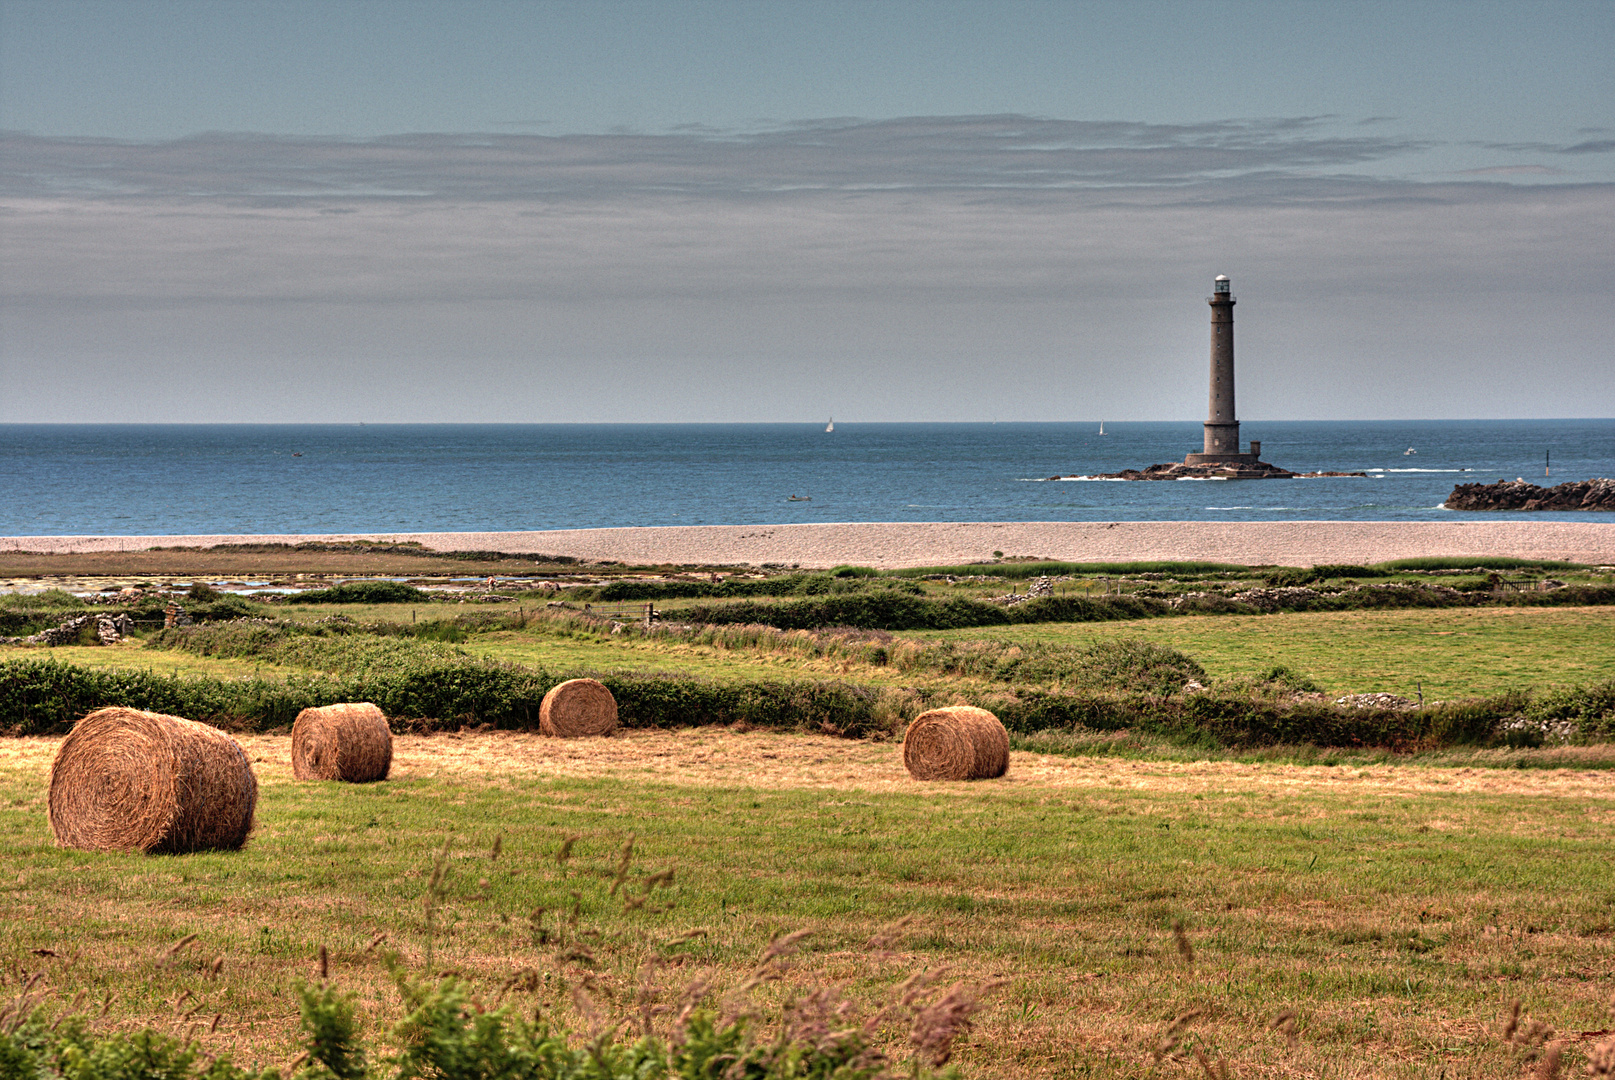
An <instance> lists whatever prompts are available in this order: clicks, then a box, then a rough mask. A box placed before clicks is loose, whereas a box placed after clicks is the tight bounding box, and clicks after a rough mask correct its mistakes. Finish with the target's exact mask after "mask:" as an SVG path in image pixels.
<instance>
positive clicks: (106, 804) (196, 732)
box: [48, 708, 258, 853]
mask: <svg viewBox="0 0 1615 1080" xmlns="http://www.w3.org/2000/svg"><path fill="white" fill-rule="evenodd" d="M257 804H258V780H257V778H256V777H255V776H253V774H252V765H251V764H249V763H248V761H247V755H246V753H245V752H243V751H242V749H241V747H240V746H239V745H238V744H237V743H236V741H235V740H234V739H232V738H230V736H228V735H226V734H225V733H224V732H222V731H220V730H219V729H218V728H214V727H209V726H208V725H206V724H199V723H197V722H196V721H194V720H183V719H181V718H179V717H177V716H164V715H163V714H162V713H150V712H141V711H140V710H139V709H122V708H111V709H98V710H97V711H95V712H93V713H91V714H90V715H88V716H86V717H85V718H84V719H82V720H80V721H79V722H78V723H77V724H75V725H73V730H72V731H71V732H70V733H69V734H68V736H67V738H65V739H63V740H62V745H61V747H60V748H58V750H57V751H56V760H55V762H54V763H52V765H51V769H50V796H49V799H48V813H49V816H50V828H51V832H52V833H54V834H55V835H56V842H57V843H58V844H59V845H61V846H62V847H70V848H83V849H85V850H89V851H143V852H166V853H179V852H186V851H205V850H209V849H216V848H226V849H230V848H239V847H240V846H241V845H242V844H244V843H246V842H247V834H248V833H250V832H251V831H252V814H253V810H254V808H255V807H256V806H257Z"/></svg>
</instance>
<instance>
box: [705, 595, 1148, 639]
mask: <svg viewBox="0 0 1615 1080" xmlns="http://www.w3.org/2000/svg"><path fill="white" fill-rule="evenodd" d="M1170 614H1173V609H1172V608H1171V607H1170V606H1169V605H1168V604H1166V603H1164V602H1162V601H1160V600H1151V599H1145V598H1142V597H1136V596H1106V597H1086V596H1044V597H1039V598H1038V599H1036V600H1029V601H1027V602H1026V603H1023V604H1017V605H1015V606H1013V607H1008V606H1005V605H1001V604H991V603H988V602H986V601H984V600H972V599H970V598H968V597H962V596H955V597H949V598H928V597H922V596H913V595H909V594H904V593H899V592H893V591H886V590H883V591H879V592H865V593H852V594H845V595H835V596H825V597H820V598H816V599H805V600H784V601H779V602H776V603H767V602H762V601H755V600H753V601H739V602H734V603H728V604H697V605H695V606H693V607H690V608H686V609H685V610H683V611H682V612H680V613H679V615H678V617H679V618H682V619H687V620H689V621H690V622H697V623H711V624H717V625H722V624H732V623H760V624H763V625H766V626H773V627H778V628H779V629H781V630H813V629H819V628H822V627H829V626H850V627H856V628H857V629H860V630H963V629H971V628H975V627H982V626H1014V625H1016V624H1019V623H1042V622H1101V621H1108V620H1113V619H1143V618H1149V617H1152V616H1158V615H1170Z"/></svg>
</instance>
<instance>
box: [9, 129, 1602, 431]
mask: <svg viewBox="0 0 1615 1080" xmlns="http://www.w3.org/2000/svg"><path fill="white" fill-rule="evenodd" d="M1335 123H1336V122H1335V121H1334V120H1333V119H1332V118H1327V117H1307V118H1289V119H1280V120H1257V121H1226V122H1218V123H1208V124H1195V125H1180V126H1166V125H1147V124H1132V123H1073V122H1064V121H1046V120H1038V119H1034V118H1027V117H1011V116H991V117H943V118H911V119H905V120H893V121H881V122H865V121H857V120H819V121H814V122H811V123H800V124H790V125H779V126H775V127H772V128H769V129H767V130H763V131H752V132H726V131H714V130H710V129H701V130H691V131H683V132H676V133H673V134H662V135H621V136H617V135H595V136H556V137H547V136H533V135H516V134H507V135H498V134H495V135H414V136H397V137H393V138H387V139H367V140H334V139H284V138H275V137H269V136H235V135H206V136H198V137H196V138H192V139H182V140H175V141H172V142H162V143H126V142H114V141H107V140H84V139H41V138H35V137H31V136H26V135H9V136H6V137H5V141H4V144H3V145H0V170H3V172H0V238H3V242H4V246H5V253H6V254H5V258H4V259H3V260H0V307H3V312H0V313H3V316H4V317H3V318H0V385H4V386H5V387H6V394H5V395H4V399H3V400H0V420H23V419H83V418H91V419H93V418H96V417H98V416H107V417H122V418H126V419H161V418H164V417H166V416H170V415H172V414H171V412H170V411H169V410H170V409H171V408H172V407H173V405H174V402H175V400H176V397H175V394H176V392H178V391H179V390H186V389H188V388H190V387H191V386H192V385H193V384H194V385H195V386H197V387H202V388H205V389H206V390H207V393H206V394H204V395H202V396H200V397H196V398H195V400H205V401H206V402H207V403H208V405H207V408H208V410H209V411H208V412H207V413H206V415H192V414H187V415H192V418H195V419H276V418H289V419H326V418H342V417H345V416H352V415H353V414H352V412H351V411H347V412H344V411H339V410H341V409H347V410H351V409H352V408H354V407H356V406H355V405H354V403H363V404H364V406H365V408H366V409H367V410H368V411H366V412H365V413H364V414H363V415H365V416H369V417H374V418H377V419H388V418H390V419H418V420H425V419H466V420H523V419H526V420H562V419H605V420H609V419H619V420H635V419H637V420H657V419H779V418H784V417H786V416H791V415H795V412H794V410H797V409H801V410H804V411H805V412H806V413H807V414H808V415H817V414H819V413H823V412H826V411H829V410H832V408H833V411H834V413H835V415H836V416H837V418H838V419H839V418H841V417H842V416H847V417H849V418H851V417H852V416H853V415H854V414H855V413H857V412H858V411H859V410H860V409H861V410H862V415H863V418H866V419H877V418H884V419H926V418H948V417H952V418H960V419H965V418H972V417H973V418H978V419H979V418H990V417H992V416H998V417H1001V418H1011V417H1019V418H1027V419H1036V418H1045V419H1055V418H1061V417H1069V416H1073V415H1077V416H1082V415H1096V414H1103V415H1110V416H1117V417H1121V416H1133V417H1162V418H1164V417H1180V418H1181V417H1193V416H1196V415H1198V414H1199V412H1200V410H1202V409H1203V407H1204V384H1203V364H1204V349H1205V333H1206V330H1205V309H1204V307H1203V305H1202V304H1201V293H1202V292H1203V290H1204V289H1205V288H1206V287H1207V285H1208V283H1209V279H1210V278H1211V276H1212V275H1214V274H1216V273H1218V272H1226V273H1230V274H1232V275H1233V276H1234V277H1235V280H1236V287H1237V288H1239V289H1240V290H1241V291H1242V293H1244V294H1245V295H1244V296H1242V303H1241V307H1240V312H1241V318H1242V320H1244V321H1242V324H1241V325H1242V328H1243V329H1242V338H1241V346H1240V347H1241V357H1242V359H1241V363H1242V365H1245V366H1243V367H1242V369H1241V370H1242V373H1248V375H1249V376H1250V378H1249V380H1248V381H1247V382H1246V383H1243V384H1242V385H1243V386H1245V387H1247V388H1248V389H1247V390H1242V394H1243V395H1246V396H1243V397H1242V401H1244V402H1245V407H1246V409H1247V410H1248V412H1249V414H1251V415H1267V416H1276V415H1286V416H1297V417H1300V416H1317V415H1354V416H1372V415H1425V416H1429V415H1460V414H1475V415H1498V414H1509V415H1526V414H1535V415H1584V414H1585V413H1586V411H1587V410H1588V409H1589V408H1593V407H1595V406H1592V405H1589V402H1597V401H1606V402H1607V401H1608V400H1611V396H1612V395H1615V382H1612V380H1615V374H1612V373H1615V363H1611V362H1610V354H1609V345H1608V343H1609V342H1610V341H1611V340H1615V325H1612V323H1611V316H1610V315H1609V314H1608V312H1607V309H1608V303H1607V298H1608V295H1609V294H1610V292H1611V291H1612V290H1615V249H1612V248H1611V247H1610V245H1609V244H1608V243H1607V237H1608V236H1609V235H1611V234H1612V233H1615V184H1589V183H1566V182H1552V183H1535V184H1533V183H1530V182H1528V181H1530V180H1532V179H1538V178H1540V177H1541V176H1542V175H1545V174H1543V173H1542V172H1540V171H1539V170H1540V169H1542V168H1545V167H1544V166H1535V165H1529V164H1519V165H1509V166H1501V167H1500V168H1504V169H1507V170H1509V171H1503V172H1497V171H1493V170H1491V169H1482V170H1473V171H1471V172H1469V173H1462V174H1460V173H1454V174H1450V176H1451V179H1449V180H1448V181H1445V182H1439V183H1436V182H1414V181H1409V180H1405V179H1401V178H1398V177H1396V176H1395V175H1387V174H1389V173H1391V171H1392V170H1391V169H1390V168H1389V167H1388V166H1389V164H1390V163H1391V162H1393V161H1394V159H1396V158H1397V157H1398V156H1399V155H1403V154H1407V153H1412V152H1415V151H1417V150H1419V149H1421V148H1423V145H1424V144H1422V143H1416V142H1411V141H1408V140H1403V139H1395V138H1348V137H1341V136H1340V135H1339V134H1338V133H1336V132H1335V131H1334V130H1333V126H1334V125H1335ZM1382 166H1386V167H1384V168H1382ZM1520 169H1524V170H1527V171H1525V172H1520V171H1518V170H1520ZM1376 173H1380V175H1376ZM1514 176H1518V177H1520V179H1521V180H1522V181H1527V182H1521V183H1513V182H1510V180H1511V178H1512V177H1514ZM1247 312H1249V314H1248V315H1247V314H1246V313H1247ZM1544 357H1545V359H1544ZM1522 358H1527V359H1528V360H1529V364H1530V365H1534V366H1531V367H1530V370H1531V371H1532V372H1533V373H1534V374H1533V375H1532V378H1531V379H1529V380H1527V383H1528V387H1527V388H1523V389H1518V390H1511V389H1510V388H1511V387H1516V386H1524V384H1521V383H1520V379H1519V373H1520V371H1521V370H1523V369H1522V368H1521V367H1520V364H1521V362H1522ZM984 367H990V368H991V369H992V370H993V371H994V372H995V375H994V377H993V378H992V379H991V380H986V383H987V384H990V385H984V381H983V380H982V379H981V378H980V374H981V372H982V371H983V370H984ZM922 372H923V377H918V375H917V373H922ZM1185 372H1187V373H1188V375H1187V377H1185V375H1184V373H1185ZM378 373H383V374H382V375H380V376H378ZM1242 378H1245V374H1242ZM1454 387H1459V388H1461V389H1460V390H1459V391H1458V392H1459V393H1460V396H1462V397H1463V401H1462V402H1461V403H1459V404H1454V400H1453V393H1454V389H1453V388H1454ZM489 388H496V389H495V390H490V389H489ZM1510 393H1515V394H1516V395H1518V394H1529V395H1530V397H1529V401H1528V403H1527V406H1525V407H1522V405H1521V404H1520V402H1519V401H1516V400H1513V399H1509V398H1508V395H1509V394H1510ZM190 400H192V399H189V398H188V399H187V401H190ZM324 402H331V403H332V404H331V405H330V406H329V407H326V406H325V405H324V404H323V403H324ZM316 403H320V404H316ZM1460 405H1461V407H1460ZM1090 409H1091V410H1093V411H1092V412H1090V411H1089V410H1090ZM1604 411H1606V412H1607V408H1606V409H1605V410H1604Z"/></svg>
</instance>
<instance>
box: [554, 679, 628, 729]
mask: <svg viewBox="0 0 1615 1080" xmlns="http://www.w3.org/2000/svg"><path fill="white" fill-rule="evenodd" d="M616 728H617V699H616V698H614V697H612V696H611V691H610V690H607V689H606V687H605V684H604V683H599V682H596V681H595V680H593V679H568V680H567V681H566V682H564V683H562V684H561V685H560V686H557V687H555V688H554V689H553V690H551V691H550V692H549V693H547V694H545V695H544V700H543V701H541V702H540V703H539V706H538V730H539V731H540V732H541V733H542V734H545V735H553V736H556V737H558V738H562V739H579V738H583V737H584V736H588V735H610V734H611V733H612V732H613V731H615V730H616Z"/></svg>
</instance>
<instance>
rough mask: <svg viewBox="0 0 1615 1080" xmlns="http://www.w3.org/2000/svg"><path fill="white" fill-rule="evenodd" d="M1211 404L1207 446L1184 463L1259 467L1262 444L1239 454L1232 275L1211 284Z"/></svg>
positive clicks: (1206, 437)
mask: <svg viewBox="0 0 1615 1080" xmlns="http://www.w3.org/2000/svg"><path fill="white" fill-rule="evenodd" d="M1206 303H1208V304H1210V305H1211V402H1210V407H1209V409H1208V410H1207V413H1206V436H1205V445H1204V446H1203V447H1202V448H1201V452H1200V453H1198V454H1190V455H1188V456H1187V457H1185V458H1184V459H1183V463H1184V464H1185V465H1222V464H1228V465H1238V464H1251V465H1254V464H1256V462H1257V460H1258V458H1260V456H1261V451H1262V444H1261V443H1259V442H1253V443H1251V446H1250V453H1248V454H1242V453H1240V452H1239V419H1238V417H1237V415H1236V414H1235V412H1234V294H1233V291H1232V282H1230V281H1229V280H1228V275H1226V274H1218V275H1217V280H1216V281H1214V282H1212V284H1211V295H1210V296H1209V297H1207V298H1206Z"/></svg>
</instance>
